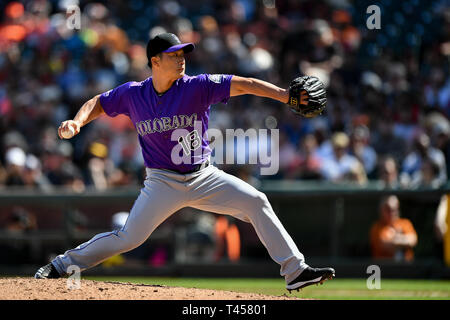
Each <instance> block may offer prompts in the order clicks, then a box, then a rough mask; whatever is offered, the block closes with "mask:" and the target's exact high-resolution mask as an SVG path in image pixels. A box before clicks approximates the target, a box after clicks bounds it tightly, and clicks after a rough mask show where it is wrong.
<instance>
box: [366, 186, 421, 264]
mask: <svg viewBox="0 0 450 320" xmlns="http://www.w3.org/2000/svg"><path fill="white" fill-rule="evenodd" d="M370 244H371V248H372V257H373V258H376V259H380V258H381V259H382V258H384V259H394V260H396V261H412V260H413V259H414V252H413V248H414V247H415V246H416V244H417V233H416V230H415V229H414V226H413V225H412V223H411V221H410V220H408V219H405V218H400V202H399V200H398V198H397V197H396V196H394V195H391V196H387V197H383V198H382V199H381V202H380V218H379V220H378V221H376V222H375V223H374V224H373V226H372V228H371V230H370Z"/></svg>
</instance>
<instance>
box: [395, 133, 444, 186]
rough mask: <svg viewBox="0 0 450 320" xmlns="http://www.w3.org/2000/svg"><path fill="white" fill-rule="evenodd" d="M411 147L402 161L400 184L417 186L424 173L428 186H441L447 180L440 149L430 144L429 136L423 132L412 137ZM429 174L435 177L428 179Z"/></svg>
mask: <svg viewBox="0 0 450 320" xmlns="http://www.w3.org/2000/svg"><path fill="white" fill-rule="evenodd" d="M413 147H414V149H413V150H412V151H411V152H410V153H409V154H408V155H407V156H406V158H405V160H404V161H403V163H402V172H401V174H400V182H401V184H402V185H404V186H415V187H417V186H418V184H420V181H422V180H423V179H425V177H424V175H425V176H426V177H427V178H426V181H428V182H429V183H431V185H429V186H432V187H439V186H442V185H443V184H444V183H445V182H446V181H447V168H446V164H445V157H444V154H443V153H442V151H441V150H439V149H436V148H433V147H432V146H431V143H430V138H429V137H428V135H427V134H425V133H422V134H419V135H418V136H417V137H416V138H415V139H414V144H413ZM423 166H425V167H424V168H423ZM434 171H436V174H435V175H434ZM430 175H432V176H435V178H432V180H430V181H429V179H430V178H431V177H430Z"/></svg>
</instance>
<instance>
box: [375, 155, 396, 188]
mask: <svg viewBox="0 0 450 320" xmlns="http://www.w3.org/2000/svg"><path fill="white" fill-rule="evenodd" d="M377 180H378V182H379V185H380V187H381V188H383V189H385V188H386V189H396V188H399V187H400V181H399V177H398V165H397V162H396V161H395V159H394V158H393V157H392V156H386V157H383V158H382V159H381V160H380V162H379V165H378V170H377Z"/></svg>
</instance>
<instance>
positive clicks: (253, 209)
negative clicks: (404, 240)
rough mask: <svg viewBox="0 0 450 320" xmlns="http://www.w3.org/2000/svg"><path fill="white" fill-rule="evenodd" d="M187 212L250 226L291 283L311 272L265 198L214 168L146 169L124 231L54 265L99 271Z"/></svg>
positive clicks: (61, 270)
mask: <svg viewBox="0 0 450 320" xmlns="http://www.w3.org/2000/svg"><path fill="white" fill-rule="evenodd" d="M184 207H193V208H197V209H200V210H203V211H209V212H214V213H218V214H228V215H231V216H233V217H235V218H238V219H240V220H243V221H245V222H249V223H251V224H252V225H253V227H254V228H255V231H256V233H257V235H258V237H259V239H260V240H261V242H262V243H263V244H264V246H265V247H266V249H267V250H268V252H269V255H270V256H271V258H272V259H273V260H274V261H275V262H276V263H278V264H279V265H280V266H281V269H280V275H281V276H283V277H285V280H286V283H289V282H290V281H292V280H293V279H295V278H296V277H297V276H298V275H299V274H300V273H301V272H302V271H303V269H305V268H306V267H307V264H306V263H305V259H304V256H303V254H302V253H300V251H299V250H298V249H297V246H296V245H295V243H294V242H293V240H292V238H291V237H290V236H289V234H288V233H287V232H286V230H285V229H284V227H283V225H282V224H281V222H280V220H279V219H278V217H277V216H276V215H275V213H274V211H273V209H272V206H271V205H270V203H269V201H268V199H267V197H266V195H265V194H264V193H262V192H260V191H258V190H256V189H255V188H254V187H253V186H251V185H249V184H248V183H246V182H244V181H243V180H241V179H239V178H237V177H235V176H233V175H230V174H227V173H225V172H224V171H222V170H220V169H218V168H216V167H214V166H213V165H209V166H208V167H206V168H204V169H202V170H200V171H197V172H194V173H191V174H179V173H176V172H173V171H168V170H162V169H149V168H147V177H146V180H145V182H144V187H143V188H142V189H141V193H140V195H139V197H138V198H137V199H136V201H135V203H134V205H133V208H132V209H131V211H130V214H129V217H128V219H127V222H126V224H125V226H124V227H123V228H122V229H121V230H116V231H113V232H106V233H101V234H98V235H96V236H94V237H93V238H92V239H91V240H89V241H87V242H85V243H83V244H81V245H79V246H78V247H76V248H75V249H72V250H68V251H66V252H65V253H64V254H62V255H59V256H57V257H56V258H55V259H54V260H53V261H52V263H53V264H54V266H55V267H56V269H57V270H58V272H59V273H60V274H66V273H67V272H66V270H67V268H68V267H69V266H71V265H76V266H78V267H79V268H80V269H81V271H83V270H86V269H88V268H91V267H93V266H96V265H98V264H99V263H101V262H103V261H104V260H106V259H108V258H109V257H111V256H114V255H116V254H120V253H123V252H126V251H130V250H132V249H134V248H136V247H138V246H139V245H141V244H142V243H143V242H144V241H146V240H147V238H148V237H149V236H150V235H151V233H152V232H153V231H154V230H155V229H156V228H157V227H158V226H159V225H160V224H161V223H162V222H164V220H166V219H167V218H168V217H169V216H171V215H172V214H173V213H175V212H176V211H178V210H179V209H181V208H184Z"/></svg>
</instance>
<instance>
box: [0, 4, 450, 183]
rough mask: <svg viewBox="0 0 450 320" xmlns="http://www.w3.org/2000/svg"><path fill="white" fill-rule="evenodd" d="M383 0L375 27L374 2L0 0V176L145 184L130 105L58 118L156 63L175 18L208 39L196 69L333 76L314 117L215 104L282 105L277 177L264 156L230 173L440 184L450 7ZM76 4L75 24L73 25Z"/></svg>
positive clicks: (246, 124) (449, 149)
mask: <svg viewBox="0 0 450 320" xmlns="http://www.w3.org/2000/svg"><path fill="white" fill-rule="evenodd" d="M379 3H380V6H381V9H382V10H381V14H382V16H383V19H382V25H381V29H379V30H369V29H368V28H367V27H366V19H367V17H368V14H367V13H366V8H367V6H368V5H370V3H368V2H367V3H365V1H358V2H352V1H347V0H339V1H337V0H333V1H332V0H329V1H310V0H304V1H297V0H277V1H275V0H233V1H228V0H216V1H206V0H202V1H188V0H168V1H152V2H147V1H142V0H131V1H118V0H111V1H107V2H106V1H77V0H34V1H33V0H29V1H20V2H18V1H6V2H2V4H0V9H1V11H0V12H1V17H0V19H1V20H0V137H1V141H0V148H1V157H0V186H3V187H11V186H22V187H24V186H25V187H30V188H34V187H37V188H40V189H41V190H45V191H46V190H52V189H54V188H55V187H58V188H60V187H62V186H65V187H67V188H70V189H71V190H73V191H76V192H82V191H84V190H85V189H86V188H95V189H98V190H105V189H108V188H113V187H118V186H129V185H139V184H140V183H141V182H142V180H143V178H144V170H143V169H144V168H143V166H144V164H143V159H142V155H141V151H140V148H139V145H138V141H137V135H136V133H135V130H134V127H133V125H132V123H131V122H130V121H129V120H128V119H127V118H125V117H121V116H119V117H116V118H108V117H106V116H103V117H102V118H100V119H98V120H96V121H94V122H93V123H90V124H89V125H87V126H86V127H84V128H83V130H81V133H80V134H79V135H78V136H76V137H75V138H73V139H71V140H60V139H59V138H58V137H57V128H58V126H59V124H60V122H61V121H64V120H67V119H69V118H70V119H71V118H72V117H73V116H74V115H75V114H76V112H77V111H78V109H79V108H80V107H81V105H82V104H83V103H84V102H85V101H87V100H88V99H89V98H91V97H93V96H94V95H96V94H99V93H101V92H105V91H107V90H109V89H111V88H113V87H115V86H117V85H119V84H121V83H124V82H126V81H132V80H135V81H141V80H143V79H145V78H147V77H149V76H151V70H150V69H149V68H148V67H147V57H146V51H145V46H146V43H147V41H148V39H149V37H152V36H154V35H156V34H158V33H160V32H164V31H166V32H173V33H176V34H177V35H178V36H179V37H180V39H181V40H182V41H183V42H193V43H195V44H196V50H195V51H194V52H193V53H191V54H189V55H188V56H187V61H186V64H187V71H186V73H187V74H189V75H195V74H199V73H224V74H225V73H226V74H236V75H240V76H247V77H255V78H259V79H263V80H266V81H269V82H271V83H274V84H276V85H278V86H280V87H284V88H287V87H288V85H289V82H290V80H292V79H293V78H294V77H296V76H299V75H302V74H307V75H314V76H317V77H319V78H320V79H321V80H322V81H323V82H324V83H325V84H326V86H327V92H328V104H327V110H326V112H325V113H324V114H323V115H322V116H320V117H317V118H315V119H302V118H300V117H298V116H296V115H294V114H293V113H292V112H291V111H290V110H289V109H288V108H286V107H284V106H283V105H281V104H280V103H278V102H276V101H272V100H270V99H263V98H259V97H254V96H243V97H238V98H233V99H231V100H230V102H229V103H228V105H222V104H219V105H216V106H213V111H212V113H211V119H210V121H211V122H210V127H212V128H218V129H221V130H225V129H226V128H243V129H244V130H245V129H248V128H257V129H258V128H266V127H267V122H268V121H267V119H275V124H276V128H277V129H279V130H280V146H279V147H280V170H279V171H278V174H277V175H275V176H258V172H259V170H257V169H258V166H253V167H251V168H250V169H248V167H246V166H236V167H231V168H228V169H230V172H232V173H236V174H237V175H241V176H246V177H247V180H251V179H252V178H253V179H260V180H262V179H296V180H306V179H308V180H312V179H316V180H327V181H331V182H336V183H340V182H354V183H357V184H359V185H366V184H367V183H368V182H370V181H375V182H376V183H379V184H380V185H381V186H384V187H391V188H398V187H401V188H418V187H432V188H438V187H440V186H442V185H443V184H444V183H446V182H447V177H448V175H449V170H450V163H449V161H450V123H449V117H450V76H449V70H450V68H449V66H450V65H449V64H450V63H449V62H450V60H449V57H450V6H449V4H448V1H445V0H444V1H440V0H436V1H426V0H413V1H405V2H403V1H379ZM73 5H75V6H78V8H80V10H79V11H76V10H73V8H74V7H73ZM71 6H72V7H71ZM75 8H76V7H75ZM68 9H69V10H68ZM78 13H79V14H80V16H79V18H80V19H79V22H80V28H79V30H77V29H73V28H71V26H72V27H73V26H74V25H76V24H73V23H72V24H71V23H68V21H69V22H70V21H71V22H73V21H76V20H74V19H77V17H78V16H77V14H78ZM272 123H273V121H272Z"/></svg>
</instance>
